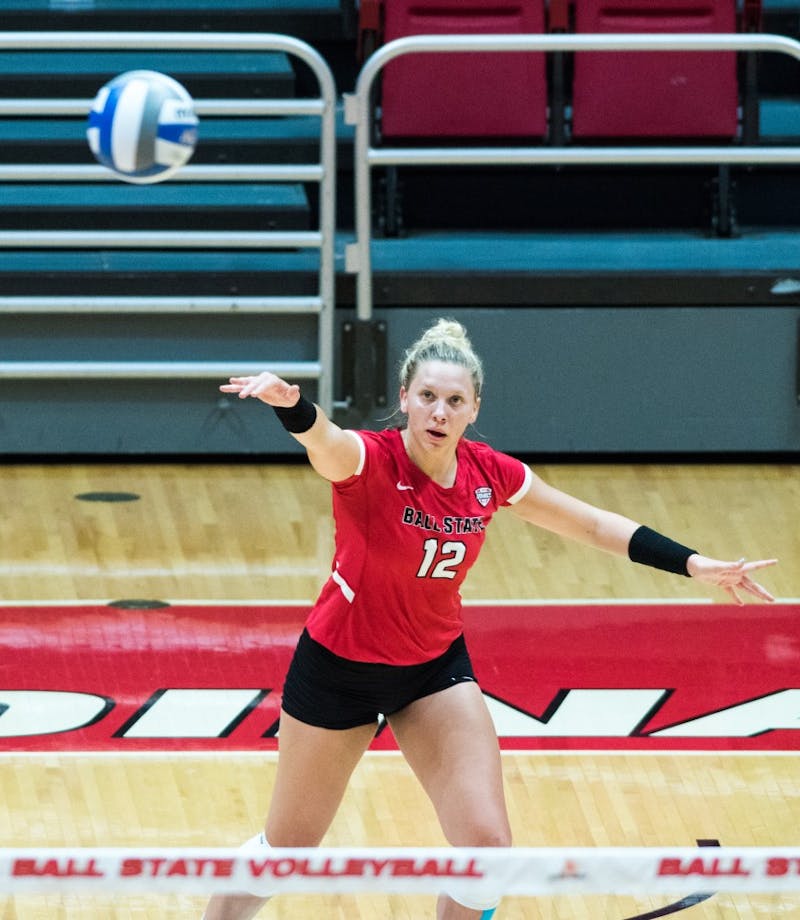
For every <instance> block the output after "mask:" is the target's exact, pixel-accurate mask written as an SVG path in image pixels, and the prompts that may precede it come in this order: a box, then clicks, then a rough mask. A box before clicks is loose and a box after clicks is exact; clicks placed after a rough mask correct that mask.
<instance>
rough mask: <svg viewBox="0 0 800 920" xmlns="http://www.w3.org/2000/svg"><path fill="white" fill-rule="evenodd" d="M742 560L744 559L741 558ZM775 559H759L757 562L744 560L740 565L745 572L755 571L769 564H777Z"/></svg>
mask: <svg viewBox="0 0 800 920" xmlns="http://www.w3.org/2000/svg"><path fill="white" fill-rule="evenodd" d="M742 561H743V562H744V560H742ZM777 564H778V560H777V559H760V560H759V561H758V562H745V564H744V565H743V566H742V569H743V571H745V572H755V570H756V569H765V568H767V566H770V565H777Z"/></svg>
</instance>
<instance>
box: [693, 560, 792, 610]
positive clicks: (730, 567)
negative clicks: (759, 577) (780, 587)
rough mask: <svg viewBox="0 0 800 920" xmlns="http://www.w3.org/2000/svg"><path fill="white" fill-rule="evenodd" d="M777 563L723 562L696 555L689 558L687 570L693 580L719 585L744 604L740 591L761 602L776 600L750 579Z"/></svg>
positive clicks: (773, 561)
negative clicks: (752, 574) (761, 570)
mask: <svg viewBox="0 0 800 920" xmlns="http://www.w3.org/2000/svg"><path fill="white" fill-rule="evenodd" d="M777 561H778V560H777V559H761V560H759V561H758V562H745V560H744V559H740V560H739V561H738V562H721V561H720V560H718V559H709V558H708V557H707V556H701V555H699V554H697V553H695V555H693V556H690V557H689V561H688V562H687V564H686V568H687V571H688V572H689V574H690V575H691V576H692V578H696V579H697V580H698V581H703V582H706V584H709V585H718V586H719V587H720V588H722V589H723V590H724V591H726V592H727V593H728V594H730V596H731V597H732V598H733V600H734V602H735V603H737V604H743V603H744V601H743V600H742V598H741V597H740V596H739V593H738V592H739V591H742V592H745V593H747V594H752V595H753V597H755V598H758V600H760V601H774V600H775V598H774V597H773V596H772V595H771V594H770V593H769V591H767V590H766V589H765V588H763V587H762V586H761V585H760V584H758V582H755V581H753V580H752V579H751V578H750V573H751V572H755V571H757V570H758V569H764V568H766V567H767V566H770V565H775V564H776V563H777Z"/></svg>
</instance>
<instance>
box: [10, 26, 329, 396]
mask: <svg viewBox="0 0 800 920" xmlns="http://www.w3.org/2000/svg"><path fill="white" fill-rule="evenodd" d="M80 48H87V49H93V50H123V49H125V50H142V51H154V50H173V51H174V50H182V51H220V52H225V51H229V52H230V51H264V52H269V51H277V52H283V53H285V54H288V55H291V56H293V57H296V58H298V59H300V60H301V61H303V63H304V64H306V65H307V67H308V68H309V70H310V71H311V72H312V73H313V75H314V76H315V78H316V80H317V84H318V88H319V97H318V98H311V99H276V100H238V99H235V100H229V99H200V100H196V109H197V112H198V114H199V115H200V116H201V117H202V116H203V115H215V116H222V117H225V116H234V115H244V116H248V117H256V116H263V117H266V116H289V115H302V116H316V117H318V118H319V119H320V132H319V137H320V145H319V159H318V162H316V163H312V164H299V165H294V164H289V165H273V166H269V165H266V166H262V165H242V166H205V165H188V166H185V167H183V168H182V169H181V171H180V173H179V174H178V177H177V178H176V180H173V181H181V182H184V181H186V182H217V181H221V180H225V181H233V182H244V181H274V182H316V183H319V186H320V194H319V231H318V232H285V233H277V232H271V233H267V232H264V233H245V232H227V231H226V232H225V233H217V232H204V231H199V232H193V231H189V230H187V231H185V232H181V233H175V232H158V231H156V232H149V231H148V232H143V231H104V232H97V233H95V232H92V231H49V232H48V231H29V232H26V231H17V232H15V231H7V232H0V250H2V249H3V248H9V247H12V246H13V247H30V248H45V247H50V248H59V247H66V246H69V247H75V248H90V247H102V248H109V247H110V248H155V247H159V248H164V247H167V248H187V249H188V248H200V247H205V248H208V247H211V248H215V249H219V248H232V247H236V248H239V249H242V248H244V249H253V250H267V249H271V248H276V247H283V246H291V247H298V248H311V249H316V250H319V289H318V296H316V297H310V296H309V295H302V296H298V297H290V296H285V297H265V298H237V297H233V298H197V297H184V298H158V297H153V298H146V297H145V298H141V297H132V298H125V297H116V298H104V297H93V296H90V295H87V296H86V297H77V298H76V297H67V298H58V297H56V298H53V299H52V300H50V301H49V302H50V303H51V304H52V310H53V311H56V312H69V311H71V310H74V311H75V312H96V311H98V310H100V309H103V308H108V309H110V308H111V305H112V304H113V308H114V309H120V310H123V311H125V312H144V311H145V310H147V309H150V308H152V309H162V308H163V309H166V310H168V311H170V312H181V313H190V312H193V311H196V310H202V311H203V312H228V311H231V312H232V311H235V310H240V309H241V310H245V309H246V310H248V311H249V312H270V313H278V312H285V313H297V312H308V313H310V314H315V315H317V316H318V322H317V329H318V332H317V352H318V358H319V360H318V361H308V362H288V363H284V364H275V363H274V362H272V363H270V362H262V363H259V362H258V361H256V362H253V363H252V364H248V365H246V366H247V367H248V368H249V370H248V372H252V371H253V370H260V369H273V368H278V370H277V371H276V373H280V372H285V373H286V374H288V375H289V376H293V377H296V378H298V379H317V381H318V393H317V401H318V402H319V403H320V405H321V406H322V407H323V408H325V409H326V410H327V411H331V409H332V404H333V321H334V291H335V274H334V272H335V262H334V255H335V253H334V245H335V230H336V223H335V222H336V102H337V91H336V86H335V82H334V79H333V75H332V73H331V70H330V68H329V66H328V64H327V63H326V61H325V60H324V58H323V57H322V56H321V55H320V54H319V53H318V52H317V51H316V50H315V49H314V48H312V47H311V46H310V45H308V44H307V43H306V42H303V41H301V40H300V39H297V38H294V37H292V36H288V35H281V34H277V33H246V32H215V33H193V32H189V33H187V32H93V31H83V32H54V31H47V32H22V31H14V32H11V31H9V32H0V52H1V51H4V50H11V49H24V50H27V51H31V50H42V49H58V50H60V51H64V50H69V49H80ZM90 107H91V100H85V99H44V98H39V99H35V100H31V99H25V100H21V99H5V98H4V99H0V115H11V116H23V115H24V116H26V117H29V118H30V117H36V116H47V115H53V116H57V115H61V116H85V115H86V114H88V112H89V109H90ZM2 181H7V182H15V181H55V182H74V181H87V182H108V181H115V180H114V176H113V175H112V174H111V173H110V172H109V171H108V170H106V169H104V168H103V167H101V166H94V165H88V166H86V165H83V164H64V165H52V166H50V165H46V164H41V165H40V164H36V165H26V164H20V165H2V166H0V182H2ZM23 300H25V301H26V302H27V307H26V306H24V305H23V304H22V301H23ZM45 301H46V298H2V299H0V311H4V312H10V311H11V310H13V309H14V308H15V307H16V308H17V309H19V310H20V311H21V312H44V310H45ZM243 367H244V365H243V364H242V362H236V363H235V364H231V363H225V364H222V363H220V362H208V361H205V362H203V361H198V362H188V363H187V362H178V363H173V362H158V361H156V362H146V361H142V362H124V361H122V362H119V361H118V362H114V361H109V362H80V361H78V362H56V363H53V362H36V361H33V362H32V361H19V362H17V361H8V362H0V376H2V377H4V378H10V377H14V376H17V377H22V376H24V377H29V376H36V375H37V374H39V373H47V370H46V369H47V368H50V373H51V374H57V375H58V376H59V378H61V379H64V378H67V377H75V378H80V377H84V376H87V375H88V376H92V377H97V376H103V375H105V376H108V377H115V378H136V377H141V376H148V377H150V376H169V377H175V376H191V377H197V376H201V377H217V376H226V375H228V374H231V373H233V374H240V373H243V372H244V371H243V370H242V368H243Z"/></svg>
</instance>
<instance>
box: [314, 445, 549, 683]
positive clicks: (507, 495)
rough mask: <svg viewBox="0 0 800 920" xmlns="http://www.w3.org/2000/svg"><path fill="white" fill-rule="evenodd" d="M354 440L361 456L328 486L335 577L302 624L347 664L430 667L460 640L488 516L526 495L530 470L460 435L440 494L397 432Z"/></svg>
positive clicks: (439, 486) (327, 584)
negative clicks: (463, 590)
mask: <svg viewBox="0 0 800 920" xmlns="http://www.w3.org/2000/svg"><path fill="white" fill-rule="evenodd" d="M352 434H353V435H354V436H355V437H356V438H358V440H359V442H360V444H361V446H362V459H361V463H360V464H359V468H358V470H357V471H356V473H355V474H354V475H353V476H351V477H350V478H349V479H345V480H343V481H342V482H337V483H334V484H333V515H334V521H335V524H336V549H335V556H334V560H333V571H332V573H331V577H330V578H329V579H328V581H327V582H326V583H325V585H324V586H323V588H322V591H321V593H320V596H319V598H318V599H317V602H316V603H315V605H314V607H313V609H312V610H311V613H310V614H309V617H308V620H307V623H306V627H307V629H308V632H309V634H310V635H311V637H312V638H313V639H315V640H316V641H317V642H319V643H320V644H321V645H324V646H325V647H326V648H328V649H329V650H330V651H332V652H333V653H334V654H336V655H340V656H342V657H343V658H349V659H350V660H352V661H370V662H383V663H387V664H398V665H407V664H419V663H421V662H424V661H430V660H431V659H432V658H435V657H436V656H437V655H441V654H442V653H443V652H444V651H446V649H447V648H448V647H449V646H450V644H451V643H452V642H453V640H454V639H456V638H457V637H458V636H459V635H460V634H461V632H462V629H463V627H462V619H461V594H460V593H459V588H460V586H461V583H462V582H463V581H464V578H465V576H466V574H467V571H468V570H469V568H470V566H472V564H473V563H474V562H475V560H476V559H477V557H478V553H479V552H480V550H481V547H482V546H483V541H484V539H485V537H486V526H487V524H488V523H489V521H490V520H491V518H492V515H493V514H494V513H495V511H496V510H497V509H498V508H499V507H501V506H503V505H510V504H513V503H514V502H516V501H518V500H519V499H520V498H522V496H523V495H524V494H525V492H526V491H527V489H528V486H529V485H530V481H531V477H532V474H531V471H530V469H529V468H528V467H527V466H526V465H525V464H524V463H521V462H520V461H519V460H515V459H514V458H513V457H510V456H508V455H507V454H503V453H500V452H499V451H496V450H494V449H493V448H491V447H489V446H488V445H487V444H481V443H478V442H475V441H468V440H465V439H464V438H462V439H461V441H460V442H459V445H458V448H457V459H458V465H457V470H456V480H455V483H454V484H453V486H452V487H451V488H444V487H443V486H441V485H439V484H438V483H436V482H434V481H433V480H432V479H431V478H430V477H428V476H427V475H426V474H425V473H423V472H422V470H421V469H419V467H417V466H416V465H415V464H414V463H412V461H411V460H410V459H409V457H408V455H407V453H406V449H405V445H404V444H403V439H402V435H401V433H400V431H399V430H397V429H390V430H386V431H381V432H372V431H359V432H352Z"/></svg>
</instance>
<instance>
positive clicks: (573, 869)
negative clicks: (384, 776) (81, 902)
mask: <svg viewBox="0 0 800 920" xmlns="http://www.w3.org/2000/svg"><path fill="white" fill-rule="evenodd" d="M454 884H457V886H458V889H459V890H460V891H465V892H467V891H468V892H469V893H470V894H473V895H475V896H476V897H481V896H483V895H485V894H493V893H496V892H502V894H503V895H517V896H537V895H538V896H542V895H548V896H554V895H587V894H617V895H640V894H641V895H658V894H662V893H663V894H669V895H678V896H680V895H687V894H694V893H696V892H697V891H698V890H702V891H715V892H726V893H731V894H736V893H742V894H753V893H764V894H775V893H783V892H795V893H796V892H800V847H714V848H708V849H697V848H695V847H665V848H661V847H605V848H602V847H600V848H524V847H519V848H516V847H515V848H511V849H501V848H491V849H489V848H485V849H477V848H476V849H471V848H450V847H447V848H408V847H406V848H366V847H363V848H339V847H337V848H314V849H307V848H291V849H289V848H277V847H276V848H273V849H269V850H266V851H265V852H264V853H263V855H262V854H259V855H253V854H252V853H246V852H243V851H242V850H241V849H223V848H213V849H212V848H181V849H177V848H166V847H160V848H153V847H146V848H118V847H114V848H111V847H104V848H71V849H69V848H42V847H37V848H21V849H11V848H6V849H0V892H2V893H4V894H42V893H51V892H60V893H72V892H85V893H91V892H97V893H100V892H115V893H117V894H125V893H148V894H153V893H183V894H211V893H212V892H242V891H248V892H251V893H254V894H256V893H257V894H262V893H263V894H281V893H304V894H316V893H319V894H327V895H330V894H359V893H370V892H374V893H377V892H380V893H384V894H409V895H419V894H435V893H437V892H440V891H441V890H443V888H451V887H452V886H453V885H454Z"/></svg>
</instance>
